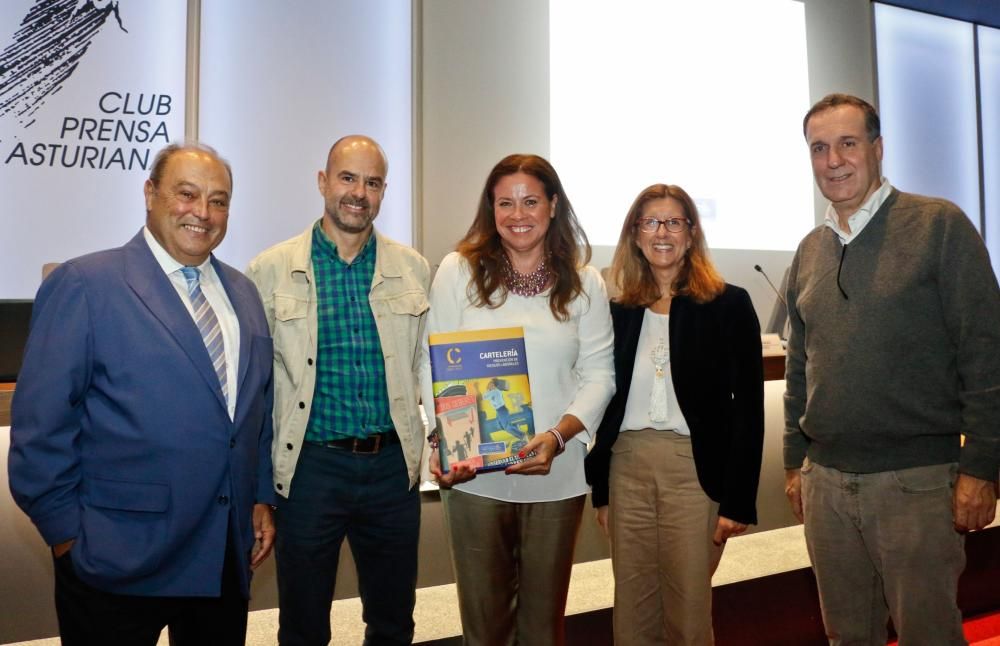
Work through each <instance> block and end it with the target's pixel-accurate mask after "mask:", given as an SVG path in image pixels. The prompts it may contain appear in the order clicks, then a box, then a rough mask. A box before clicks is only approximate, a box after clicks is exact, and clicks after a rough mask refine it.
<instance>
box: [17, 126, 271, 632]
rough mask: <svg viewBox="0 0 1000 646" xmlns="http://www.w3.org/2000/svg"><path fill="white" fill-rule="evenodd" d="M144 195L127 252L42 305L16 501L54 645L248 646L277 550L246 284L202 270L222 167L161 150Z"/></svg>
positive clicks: (52, 281)
mask: <svg viewBox="0 0 1000 646" xmlns="http://www.w3.org/2000/svg"><path fill="white" fill-rule="evenodd" d="M144 192H145V198H146V226H145V227H144V228H143V229H142V230H141V231H140V232H139V233H138V234H137V235H136V236H135V237H134V238H132V240H131V241H129V242H128V243H127V244H125V246H123V247H120V248H118V249H110V250H107V251H101V252H98V253H94V254H90V255H87V256H82V257H80V258H76V259H74V260H70V261H68V262H66V263H64V264H63V265H62V266H60V267H59V268H58V269H56V270H55V271H54V272H53V273H52V275H51V276H50V277H49V278H48V279H47V280H46V281H45V282H44V283H43V285H42V287H41V289H40V290H39V292H38V296H37V298H36V300H35V307H34V315H33V319H32V326H31V335H30V337H29V340H28V344H27V347H26V349H25V356H24V364H23V368H22V371H21V373H20V376H19V380H18V384H17V390H16V392H15V395H14V402H13V407H12V428H11V447H10V464H9V473H10V487H11V491H12V492H13V494H14V499H15V500H16V501H17V504H18V505H19V506H20V507H21V508H22V509H23V510H24V511H25V513H27V514H28V516H30V517H31V520H32V521H33V522H34V523H35V525H36V526H37V528H38V531H39V532H40V533H41V535H42V538H44V539H45V542H46V543H48V544H49V545H51V546H52V551H53V556H54V559H55V598H56V613H57V615H58V618H59V630H60V634H61V635H62V638H63V643H64V644H155V643H156V641H157V638H158V636H159V634H160V632H161V630H162V629H163V628H164V627H165V626H169V628H170V634H171V638H172V643H174V644H195V643H199V644H201V643H205V644H243V643H244V641H245V635H246V617H247V599H248V597H249V589H250V570H251V568H253V567H256V566H257V565H259V564H260V563H261V562H262V561H263V560H264V559H265V558H266V557H267V555H268V554H269V552H270V550H271V545H272V542H273V539H274V528H273V527H274V526H273V523H272V517H271V506H270V505H271V503H273V502H275V500H274V496H275V494H274V492H273V489H272V487H271V457H270V451H271V434H272V430H271V407H272V400H273V387H272V382H271V374H272V355H273V350H272V344H271V339H270V337H269V336H268V329H267V322H266V320H265V318H264V311H263V309H262V307H261V302H260V298H259V296H258V295H257V290H256V289H255V288H254V286H253V284H252V283H251V282H250V281H249V280H247V279H246V278H245V277H244V276H243V275H242V274H241V273H240V272H238V271H236V270H235V269H233V268H232V267H229V266H228V265H225V264H223V263H221V262H219V261H218V260H217V259H215V258H214V257H213V256H212V250H213V249H214V248H215V247H216V246H218V244H219V243H220V242H222V239H223V237H224V236H225V233H226V224H227V220H228V217H229V202H230V198H231V194H232V173H231V171H230V169H229V166H228V164H226V163H225V162H224V161H223V160H222V159H220V158H219V156H218V155H217V154H216V153H215V151H213V150H212V149H210V148H208V147H206V146H202V145H199V144H187V145H176V144H174V145H170V146H168V147H166V148H165V149H164V150H162V151H161V152H160V153H159V154H158V155H157V157H156V159H155V160H154V162H153V168H152V172H151V173H150V177H149V179H148V180H147V181H146V183H145V187H144ZM95 223H96V224H97V225H98V226H100V221H99V220H97V221H95Z"/></svg>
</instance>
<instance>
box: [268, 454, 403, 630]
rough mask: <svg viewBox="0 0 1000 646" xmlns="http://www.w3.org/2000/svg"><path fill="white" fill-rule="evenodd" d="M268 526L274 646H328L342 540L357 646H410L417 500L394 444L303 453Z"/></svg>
mask: <svg viewBox="0 0 1000 646" xmlns="http://www.w3.org/2000/svg"><path fill="white" fill-rule="evenodd" d="M275 518H276V522H277V530H278V535H277V544H276V551H275V558H276V565H277V571H278V606H279V612H280V614H279V628H278V642H279V643H280V644H282V645H283V646H291V645H294V646H300V645H302V646H305V645H312V644H323V645H325V644H327V643H329V641H330V604H331V603H332V602H333V590H334V584H335V582H336V579H337V563H338V559H339V556H340V547H341V544H342V543H343V541H344V537H345V536H346V537H347V541H348V544H349V545H350V547H351V553H352V554H353V556H354V564H355V566H356V567H357V571H358V588H359V590H360V594H361V604H362V608H363V610H362V618H363V619H364V621H365V624H366V629H365V644H366V646H380V645H382V644H410V643H411V642H412V641H413V606H414V603H415V602H416V587H417V545H418V542H419V538H420V493H419V491H418V489H417V487H413V488H412V489H411V488H410V484H409V477H408V475H407V471H406V462H405V460H404V459H403V450H402V447H401V446H400V445H399V444H393V445H390V446H387V447H385V448H384V449H383V450H382V451H380V452H379V453H375V454H359V453H351V452H350V451H348V450H344V449H339V448H329V447H324V446H318V445H315V444H310V443H308V442H307V443H305V444H303V446H302V453H301V454H300V455H299V461H298V464H297V465H296V467H295V476H294V478H293V479H292V487H291V491H290V496H289V497H288V498H287V499H281V501H280V502H279V504H278V510H277V512H276V516H275Z"/></svg>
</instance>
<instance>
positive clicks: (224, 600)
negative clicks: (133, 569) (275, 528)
mask: <svg viewBox="0 0 1000 646" xmlns="http://www.w3.org/2000/svg"><path fill="white" fill-rule="evenodd" d="M236 563H237V560H236V558H235V557H234V556H233V554H232V550H231V549H230V550H229V552H228V553H227V555H226V560H225V566H224V567H223V570H222V594H221V595H220V596H218V597H140V596H134V595H120V594H111V593H110V592H104V591H103V590H98V589H97V588H94V587H92V586H90V585H88V584H86V583H84V582H83V581H81V580H80V579H79V577H77V575H76V572H75V570H74V569H73V562H72V557H71V556H70V553H68V552H67V553H66V554H64V555H62V556H61V557H59V558H57V559H55V579H56V586H55V597H56V616H57V617H58V619H59V635H60V637H61V638H62V643H63V644H64V645H66V646H75V645H77V644H80V645H81V646H91V645H93V644H102V645H103V644H107V645H109V646H110V645H118V644H121V645H122V646H125V645H128V646H133V645H135V646H141V645H144V644H150V645H155V644H156V642H157V640H158V639H159V637H160V632H161V631H162V630H163V629H164V628H165V627H168V628H169V630H170V643H171V644H173V645H176V646H186V645H188V644H190V645H191V646H196V645H199V644H220V645H225V646H229V645H234V646H235V645H240V646H242V644H244V643H246V632H247V600H246V598H244V597H243V594H242V592H240V585H239V575H238V573H237V569H236V567H237V565H236Z"/></svg>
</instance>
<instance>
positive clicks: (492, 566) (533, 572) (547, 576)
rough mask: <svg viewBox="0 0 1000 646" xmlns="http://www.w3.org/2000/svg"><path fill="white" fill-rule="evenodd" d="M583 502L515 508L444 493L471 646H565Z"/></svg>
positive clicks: (465, 632) (464, 623)
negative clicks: (571, 583)
mask: <svg viewBox="0 0 1000 646" xmlns="http://www.w3.org/2000/svg"><path fill="white" fill-rule="evenodd" d="M510 477H512V478H521V477H535V476H510ZM585 499H586V496H577V497H575V498H569V499H567V500H558V501H555V502H535V503H513V502H504V501H502V500H494V499H492V498H485V497H483V496H476V495H473V494H468V493H463V492H461V491H457V490H454V489H452V490H446V491H444V490H443V491H442V492H441V500H442V501H443V503H444V513H445V521H446V523H447V525H448V533H449V537H450V538H451V555H452V563H453V564H454V566H455V582H456V584H457V587H458V605H459V610H460V613H461V616H462V634H463V636H464V641H465V644H466V645H467V646H513V645H514V644H516V645H517V646H534V645H537V646H562V644H565V643H566V628H565V621H564V614H565V612H566V595H567V593H568V591H569V578H570V574H571V572H572V569H573V548H574V546H575V544H576V534H577V531H578V530H579V529H580V518H581V517H582V515H583V506H584V500H585Z"/></svg>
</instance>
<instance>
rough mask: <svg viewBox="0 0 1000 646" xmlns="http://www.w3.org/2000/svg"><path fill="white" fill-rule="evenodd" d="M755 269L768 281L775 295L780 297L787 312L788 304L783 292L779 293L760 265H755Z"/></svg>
mask: <svg viewBox="0 0 1000 646" xmlns="http://www.w3.org/2000/svg"><path fill="white" fill-rule="evenodd" d="M753 268H754V269H756V270H757V271H759V272H760V275H761V276H763V277H764V280H766V281H767V284H768V285H770V286H771V289H772V290H773V291H774V295H775V296H777V297H778V300H780V301H781V304H782V305H784V306H785V309H786V310H787V309H788V302H787V301H786V300H785V297H784V296H782V295H781V292H779V291H778V288H777V287H775V286H774V283H772V282H771V279H770V278H768V277H767V274H766V273H765V272H764V270H763V269H761V268H760V265H754V266H753Z"/></svg>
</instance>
